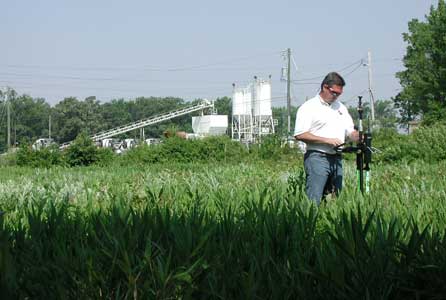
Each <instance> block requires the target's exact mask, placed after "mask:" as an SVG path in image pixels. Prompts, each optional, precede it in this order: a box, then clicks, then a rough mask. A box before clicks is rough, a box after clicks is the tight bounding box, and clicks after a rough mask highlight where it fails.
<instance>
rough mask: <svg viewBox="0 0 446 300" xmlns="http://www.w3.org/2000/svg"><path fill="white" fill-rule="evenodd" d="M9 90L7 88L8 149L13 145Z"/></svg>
mask: <svg viewBox="0 0 446 300" xmlns="http://www.w3.org/2000/svg"><path fill="white" fill-rule="evenodd" d="M8 94H9V90H6V93H5V99H6V100H5V102H6V114H7V123H8V124H7V131H8V133H7V139H6V149H7V151H9V150H10V147H11V108H10V103H9V97H8Z"/></svg>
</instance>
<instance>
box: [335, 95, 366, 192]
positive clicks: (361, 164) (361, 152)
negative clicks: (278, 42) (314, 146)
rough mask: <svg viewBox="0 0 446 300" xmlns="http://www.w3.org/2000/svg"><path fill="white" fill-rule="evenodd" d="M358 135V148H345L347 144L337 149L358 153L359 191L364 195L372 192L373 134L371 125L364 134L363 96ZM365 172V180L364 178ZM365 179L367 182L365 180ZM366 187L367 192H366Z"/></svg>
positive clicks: (360, 98) (359, 101)
mask: <svg viewBox="0 0 446 300" xmlns="http://www.w3.org/2000/svg"><path fill="white" fill-rule="evenodd" d="M357 110H358V115H359V119H358V133H359V139H358V142H357V143H356V146H346V147H344V146H345V143H344V144H342V145H339V146H337V147H335V150H336V152H338V153H356V174H357V180H358V191H359V192H361V193H362V194H364V192H366V193H369V192H370V164H371V162H372V153H373V148H372V133H371V132H370V125H369V128H368V129H367V132H364V128H363V125H362V121H363V111H364V109H363V106H362V96H358V108H357ZM364 171H365V178H364ZM364 179H365V180H364ZM364 187H365V190H364Z"/></svg>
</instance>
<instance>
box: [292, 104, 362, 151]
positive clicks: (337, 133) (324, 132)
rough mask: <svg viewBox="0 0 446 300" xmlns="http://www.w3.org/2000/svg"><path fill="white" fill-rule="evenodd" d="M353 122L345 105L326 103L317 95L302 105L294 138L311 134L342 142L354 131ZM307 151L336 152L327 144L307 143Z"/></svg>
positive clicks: (297, 117) (298, 112)
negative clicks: (307, 133)
mask: <svg viewBox="0 0 446 300" xmlns="http://www.w3.org/2000/svg"><path fill="white" fill-rule="evenodd" d="M353 126H354V125H353V120H352V117H351V116H350V114H349V113H348V110H347V108H346V107H345V105H344V104H342V103H341V102H339V101H335V102H333V103H332V104H328V103H327V102H325V101H324V100H323V99H322V98H321V96H319V95H317V96H316V97H314V98H311V99H310V100H308V101H307V102H305V103H304V104H302V105H301V107H300V108H299V110H298V111H297V114H296V126H295V129H294V136H296V135H299V134H302V133H304V132H310V133H312V134H314V135H316V136H320V137H325V138H338V139H339V140H341V141H342V142H344V141H345V137H346V136H347V135H349V134H350V133H352V132H353V131H354V128H353ZM306 148H307V150H317V151H322V152H325V153H330V154H334V153H336V151H335V150H334V149H333V147H332V146H330V145H327V144H315V143H307V147H306Z"/></svg>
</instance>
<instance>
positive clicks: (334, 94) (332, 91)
mask: <svg viewBox="0 0 446 300" xmlns="http://www.w3.org/2000/svg"><path fill="white" fill-rule="evenodd" d="M328 90H329V91H330V94H332V95H333V96H334V97H338V96H339V95H341V94H342V92H336V91H335V90H333V89H332V88H331V87H329V88H328Z"/></svg>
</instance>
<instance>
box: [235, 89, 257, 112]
mask: <svg viewBox="0 0 446 300" xmlns="http://www.w3.org/2000/svg"><path fill="white" fill-rule="evenodd" d="M251 103H252V92H251V88H250V87H247V88H234V91H233V93H232V115H234V116H246V115H251V109H252V106H251Z"/></svg>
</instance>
